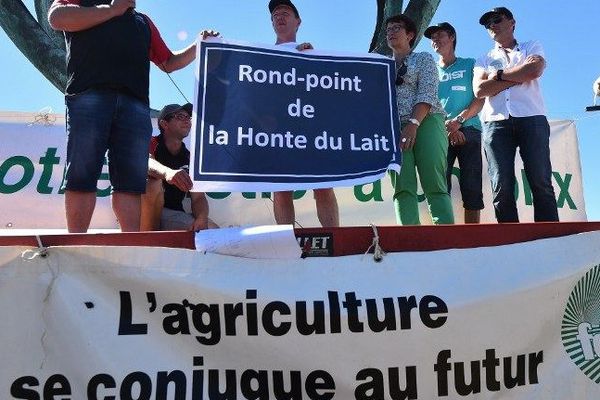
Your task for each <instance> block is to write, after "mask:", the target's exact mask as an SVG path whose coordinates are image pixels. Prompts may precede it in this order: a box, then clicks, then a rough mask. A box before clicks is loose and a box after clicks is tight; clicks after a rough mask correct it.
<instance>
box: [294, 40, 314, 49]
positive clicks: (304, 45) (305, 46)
mask: <svg viewBox="0 0 600 400" xmlns="http://www.w3.org/2000/svg"><path fill="white" fill-rule="evenodd" d="M313 49H314V47H313V45H312V43H310V42H304V43H300V44H299V45H298V46H296V50H298V51H302V50H313Z"/></svg>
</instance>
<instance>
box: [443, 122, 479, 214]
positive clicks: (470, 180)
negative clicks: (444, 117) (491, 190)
mask: <svg viewBox="0 0 600 400" xmlns="http://www.w3.org/2000/svg"><path fill="white" fill-rule="evenodd" d="M460 130H461V132H462V133H463V134H464V135H465V139H466V142H465V144H463V145H461V146H448V170H447V173H446V177H447V179H448V193H450V191H451V190H452V169H453V168H454V162H455V161H456V159H457V158H458V166H459V168H460V173H459V176H458V183H459V186H460V194H461V196H462V200H463V208H464V209H465V210H482V209H483V208H484V205H483V190H482V182H481V181H482V178H481V173H482V169H483V167H482V163H483V161H482V157H481V131H480V130H479V129H477V128H474V127H472V126H464V127H462V128H460Z"/></svg>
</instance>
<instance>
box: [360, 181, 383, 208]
mask: <svg viewBox="0 0 600 400" xmlns="http://www.w3.org/2000/svg"><path fill="white" fill-rule="evenodd" d="M366 186H371V191H370V192H369V193H365V187H366ZM354 197H355V198H356V200H358V201H360V202H362V203H366V202H368V201H371V200H374V201H383V195H382V193H381V179H380V180H378V181H375V182H373V183H367V184H364V185H357V186H354Z"/></svg>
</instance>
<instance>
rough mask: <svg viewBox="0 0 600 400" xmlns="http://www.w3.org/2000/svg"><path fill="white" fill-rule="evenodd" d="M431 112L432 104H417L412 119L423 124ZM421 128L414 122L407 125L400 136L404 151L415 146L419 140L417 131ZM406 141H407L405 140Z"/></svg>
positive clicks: (411, 114)
mask: <svg viewBox="0 0 600 400" xmlns="http://www.w3.org/2000/svg"><path fill="white" fill-rule="evenodd" d="M429 110H431V104H428V103H417V104H415V105H414V106H413V108H412V112H411V113H410V118H411V119H412V118H414V119H416V120H417V121H419V122H422V121H423V120H424V119H425V117H427V114H429ZM418 128H419V127H418V126H417V125H415V124H413V123H412V122H409V123H407V124H406V125H404V127H403V128H402V134H401V135H400V145H399V146H400V148H401V149H402V150H410V149H412V147H413V146H414V145H415V142H416V140H417V129H418ZM404 139H406V140H404Z"/></svg>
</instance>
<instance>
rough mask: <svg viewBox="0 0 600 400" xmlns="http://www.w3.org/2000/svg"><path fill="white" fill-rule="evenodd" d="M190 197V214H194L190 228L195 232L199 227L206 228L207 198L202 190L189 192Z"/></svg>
mask: <svg viewBox="0 0 600 400" xmlns="http://www.w3.org/2000/svg"><path fill="white" fill-rule="evenodd" d="M190 195H191V197H192V214H193V215H194V223H193V224H192V226H191V227H190V230H192V231H194V232H197V231H199V230H201V229H207V228H208V200H206V195H205V194H204V193H202V192H191V194H190Z"/></svg>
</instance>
